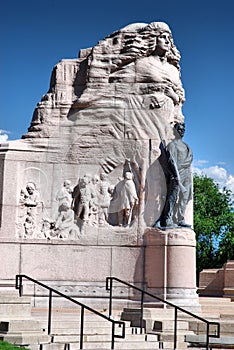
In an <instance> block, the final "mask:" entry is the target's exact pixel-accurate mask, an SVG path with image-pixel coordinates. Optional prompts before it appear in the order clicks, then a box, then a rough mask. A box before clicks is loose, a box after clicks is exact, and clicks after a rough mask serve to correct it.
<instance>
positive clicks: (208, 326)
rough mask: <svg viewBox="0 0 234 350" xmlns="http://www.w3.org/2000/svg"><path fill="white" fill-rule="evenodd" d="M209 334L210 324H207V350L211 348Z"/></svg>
mask: <svg viewBox="0 0 234 350" xmlns="http://www.w3.org/2000/svg"><path fill="white" fill-rule="evenodd" d="M209 335H210V324H209V322H207V324H206V350H209Z"/></svg>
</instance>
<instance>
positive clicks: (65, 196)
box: [56, 180, 73, 211]
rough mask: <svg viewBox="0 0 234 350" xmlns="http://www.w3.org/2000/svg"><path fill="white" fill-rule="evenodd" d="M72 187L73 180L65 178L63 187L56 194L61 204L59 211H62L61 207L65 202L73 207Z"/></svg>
mask: <svg viewBox="0 0 234 350" xmlns="http://www.w3.org/2000/svg"><path fill="white" fill-rule="evenodd" d="M72 191H73V190H72V187H71V181H69V180H65V181H64V183H63V187H62V188H61V190H60V191H59V192H58V193H57V195H56V200H57V201H58V204H59V209H58V210H59V211H61V208H62V206H63V205H64V204H68V206H69V207H71V203H72Z"/></svg>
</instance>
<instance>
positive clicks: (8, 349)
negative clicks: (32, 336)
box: [0, 340, 29, 350]
mask: <svg viewBox="0 0 234 350" xmlns="http://www.w3.org/2000/svg"><path fill="white" fill-rule="evenodd" d="M18 349H25V350H26V349H28V348H25V347H23V346H22V347H21V346H20V347H19V346H16V345H13V344H10V343H8V342H6V341H2V340H0V350H18ZM28 350H29V349H28Z"/></svg>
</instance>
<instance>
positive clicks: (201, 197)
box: [194, 175, 234, 273]
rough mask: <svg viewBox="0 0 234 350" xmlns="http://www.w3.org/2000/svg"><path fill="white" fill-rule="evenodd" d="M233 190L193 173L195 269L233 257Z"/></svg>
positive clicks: (213, 265)
mask: <svg viewBox="0 0 234 350" xmlns="http://www.w3.org/2000/svg"><path fill="white" fill-rule="evenodd" d="M233 208H234V207H233V194H232V192H231V191H229V190H228V189H226V188H225V187H224V188H223V189H222V190H220V188H219V186H218V185H217V184H216V183H215V181H214V180H213V179H211V178H209V177H206V176H198V175H195V176H194V231H195V232H196V238H197V271H198V273H199V272H200V271H201V270H202V269H204V268H213V267H221V266H222V265H223V264H224V263H225V262H226V261H227V260H229V259H234V211H233Z"/></svg>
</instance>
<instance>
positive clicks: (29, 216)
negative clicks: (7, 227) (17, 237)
mask: <svg viewBox="0 0 234 350" xmlns="http://www.w3.org/2000/svg"><path fill="white" fill-rule="evenodd" d="M19 203H20V208H21V210H20V212H21V213H20V217H21V220H23V227H24V233H23V234H22V233H21V235H22V236H23V237H22V238H36V237H37V234H38V232H40V230H41V225H42V209H43V206H42V204H43V203H42V201H41V198H40V193H39V191H38V190H37V188H36V185H35V184H34V183H33V182H28V183H27V185H26V187H25V189H22V190H21V192H20V200H19Z"/></svg>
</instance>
